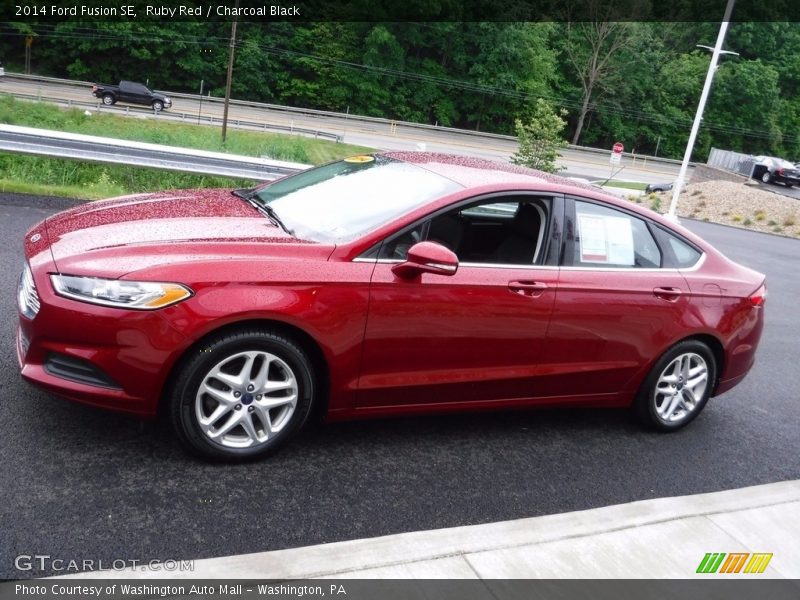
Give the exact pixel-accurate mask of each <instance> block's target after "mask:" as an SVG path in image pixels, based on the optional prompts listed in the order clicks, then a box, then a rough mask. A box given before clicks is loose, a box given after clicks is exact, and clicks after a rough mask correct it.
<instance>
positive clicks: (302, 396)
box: [167, 329, 315, 461]
mask: <svg viewBox="0 0 800 600" xmlns="http://www.w3.org/2000/svg"><path fill="white" fill-rule="evenodd" d="M252 355H255V358H254V359H253V360H254V362H252V363H251V366H250V367H249V370H248V367H247V366H245V365H246V364H247V363H246V361H247V360H249V359H250V357H251V356H252ZM258 356H265V357H272V358H267V359H262V362H261V363H258V360H259V359H258ZM273 359H275V360H273ZM239 361H242V362H241V365H242V366H241V369H242V370H241V371H240V372H239V375H241V374H242V373H244V372H245V371H247V372H248V376H247V382H248V383H255V384H257V381H256V380H257V379H258V374H256V376H255V377H253V374H252V373H253V372H254V371H255V370H260V368H261V366H263V365H264V364H266V365H267V366H266V367H265V369H266V370H265V371H264V373H265V381H268V382H271V383H273V384H274V383H281V382H282V381H280V380H279V381H278V382H276V381H275V380H274V379H273V377H276V376H277V377H279V378H280V379H284V378H285V380H286V381H291V380H292V378H294V382H295V383H296V386H295V388H296V389H294V388H293V389H291V390H284V391H288V392H289V394H288V395H286V396H285V397H286V398H291V397H292V396H296V399H295V404H294V406H293V407H290V406H288V405H286V406H280V407H273V408H267V409H266V415H267V420H268V421H269V423H270V427H271V426H272V425H275V424H276V423H275V422H274V421H273V419H276V421H277V426H279V428H278V430H277V431H276V432H271V431H267V426H266V424H265V421H264V420H263V419H264V417H261V416H259V415H260V414H262V413H263V412H264V409H262V408H261V404H260V401H261V399H262V395H261V394H258V392H259V391H263V399H264V401H265V402H266V401H267V400H269V399H277V400H278V401H281V400H283V399H284V398H283V397H282V396H280V395H279V394H280V393H282V392H278V391H264V390H263V388H261V389H259V390H255V389H253V388H252V387H246V385H247V384H246V383H243V384H242V387H240V388H238V393H239V396H238V397H237V398H241V400H238V399H234V394H236V393H237V390H235V389H234V388H233V387H229V386H227V385H225V384H224V383H222V380H217V379H215V376H214V374H213V373H215V372H216V373H218V374H221V375H223V376H224V375H228V373H227V372H226V371H225V370H224V369H228V370H229V371H230V370H235V369H237V368H240V367H239V364H240V362H239ZM311 364H312V363H311V361H310V360H309V358H308V356H307V355H306V353H305V352H304V351H303V349H302V348H301V347H300V346H299V345H298V344H297V343H295V342H294V341H293V340H292V339H290V338H287V337H285V336H283V335H279V334H276V333H274V332H271V331H269V330H260V329H247V330H241V331H235V332H231V333H227V334H224V335H220V336H219V337H216V338H212V339H210V340H209V341H208V342H207V343H204V344H203V345H202V347H199V348H197V349H196V351H194V352H193V355H191V356H188V357H186V358H185V359H184V360H183V361H182V362H181V364H180V366H179V367H178V371H177V373H176V377H175V380H174V383H173V385H172V386H171V387H170V391H169V392H168V394H169V395H168V398H167V402H168V403H169V411H170V417H171V420H172V425H173V427H174V429H175V432H176V434H177V436H178V439H179V440H180V442H181V444H182V445H183V446H184V447H185V448H186V449H187V450H188V451H189V452H191V453H193V454H196V455H199V456H202V457H204V458H209V459H214V460H225V461H243V460H252V459H256V458H261V457H263V456H266V455H267V454H269V453H271V452H273V451H275V450H276V449H277V448H279V447H280V446H282V445H283V444H284V443H286V442H287V441H288V440H289V439H290V438H292V437H293V436H294V435H295V434H296V433H297V432H298V431H300V429H301V428H302V427H303V425H304V424H305V423H306V421H307V420H308V416H309V414H310V413H311V408H312V404H313V402H314V394H315V385H314V372H313V368H312V366H311ZM220 365H222V366H220ZM229 365H230V368H229ZM228 376H229V375H228ZM201 386H202V389H203V390H209V387H213V388H214V390H211V391H219V393H220V395H225V399H224V402H223V401H222V400H219V399H217V398H215V397H214V396H210V395H209V394H207V393H206V392H201ZM250 392H252V393H250ZM292 392H295V393H294V394H292ZM257 394H258V395H257ZM271 394H278V395H271ZM214 403H216V406H214ZM237 404H238V408H237V407H236V405H237ZM220 408H222V409H224V412H222V413H220V415H219V416H217V417H216V418H215V419H213V420H210V421H209V422H207V423H206V427H208V428H209V429H215V430H216V431H211V432H210V433H209V432H206V431H204V428H203V425H201V423H200V417H199V416H198V413H200V414H204V415H206V417H207V418H211V415H213V414H214V413H215V411H216V410H218V409H220ZM276 411H277V414H276ZM283 411H286V412H283ZM209 413H211V414H209ZM237 419H238V421H237ZM228 420H230V422H234V421H236V422H237V423H239V422H241V424H237V425H235V426H233V427H232V428H230V430H229V431H228V432H227V433H223V434H221V435H220V437H219V438H218V439H217V440H213V439H211V436H212V435H216V434H218V433H219V432H221V431H222V430H224V429H225V426H226V425H227V424H228ZM245 420H247V421H249V423H250V425H249V427H250V429H249V430H248V428H247V427H245V423H244V421H245ZM220 424H221V425H220ZM249 431H252V432H253V433H254V434H260V435H256V436H255V438H254V436H253V435H252V434H251V433H249ZM237 432H239V433H238V434H237ZM260 437H264V438H265V439H263V440H261V439H260ZM248 440H249V442H250V445H249V446H241V444H247V443H248ZM254 440H255V441H254Z"/></svg>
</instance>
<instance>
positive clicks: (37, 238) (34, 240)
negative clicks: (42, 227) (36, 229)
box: [31, 233, 42, 244]
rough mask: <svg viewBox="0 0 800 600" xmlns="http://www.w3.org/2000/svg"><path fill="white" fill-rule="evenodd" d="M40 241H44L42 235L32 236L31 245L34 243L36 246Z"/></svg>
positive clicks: (35, 234)
mask: <svg viewBox="0 0 800 600" xmlns="http://www.w3.org/2000/svg"><path fill="white" fill-rule="evenodd" d="M40 239H42V235H41V234H40V233H34V234H33V235H32V236H31V243H32V244H35V243H36V242H38V241H39V240H40Z"/></svg>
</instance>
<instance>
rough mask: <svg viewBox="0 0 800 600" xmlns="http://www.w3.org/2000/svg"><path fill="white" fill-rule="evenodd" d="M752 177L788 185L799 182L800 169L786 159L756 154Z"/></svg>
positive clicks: (766, 181)
mask: <svg viewBox="0 0 800 600" xmlns="http://www.w3.org/2000/svg"><path fill="white" fill-rule="evenodd" d="M755 159H756V164H755V167H754V168H753V178H754V179H760V180H761V181H763V182H764V183H782V184H784V185H786V186H788V187H792V186H793V185H798V184H800V170H798V169H797V168H796V167H795V166H794V165H793V164H792V163H790V162H789V161H788V160H784V159H782V158H775V157H773V156H756V157H755Z"/></svg>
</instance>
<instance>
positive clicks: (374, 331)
mask: <svg viewBox="0 0 800 600" xmlns="http://www.w3.org/2000/svg"><path fill="white" fill-rule="evenodd" d="M25 258H26V263H25V266H24V268H23V272H22V276H21V278H20V284H19V292H18V300H19V302H18V303H19V313H20V318H19V321H20V322H19V330H18V335H17V352H18V357H19V363H20V366H21V372H22V376H23V377H24V378H25V379H26V380H27V381H29V382H31V383H34V384H36V385H38V386H41V387H43V388H44V389H46V390H49V391H50V392H53V393H55V394H57V395H60V396H63V397H66V398H68V399H71V400H74V401H77V402H82V403H85V404H91V405H95V406H99V407H104V408H109V409H113V410H116V411H123V412H126V413H130V414H133V415H138V416H142V417H153V416H155V415H156V414H157V413H158V412H159V411H163V412H165V413H167V414H168V415H169V416H170V418H171V420H172V423H173V424H174V427H175V431H176V433H177V436H178V438H179V439H180V441H181V442H182V443H183V444H184V445H185V446H186V447H187V448H188V449H189V450H191V451H193V452H195V453H199V454H201V455H204V456H206V457H210V458H222V459H243V458H253V457H256V456H261V455H263V454H266V453H268V452H270V451H272V450H274V449H275V448H276V447H278V446H279V445H281V444H282V443H284V442H285V441H287V440H288V439H289V438H291V437H292V436H293V435H294V434H296V433H297V432H298V430H299V429H300V428H301V427H302V426H303V424H304V423H305V422H306V421H307V420H308V419H309V416H310V415H312V414H315V413H317V412H319V413H320V414H324V415H325V416H326V417H327V419H328V420H338V419H350V418H358V417H362V416H378V415H383V416H386V415H399V414H409V413H428V412H437V413H442V412H448V411H463V410H478V409H490V408H499V407H505V408H508V407H532V406H550V407H552V406H567V405H572V406H576V405H580V406H603V407H625V406H632V407H633V408H634V409H635V412H636V413H637V414H638V417H639V418H640V419H641V420H642V421H643V422H644V423H645V424H647V425H648V426H650V427H652V428H656V429H659V430H665V431H669V430H676V429H679V428H680V427H682V426H684V425H686V424H687V423H689V422H690V421H691V420H692V419H694V418H695V417H696V416H697V415H698V413H699V412H700V411H701V410H702V409H703V407H704V405H705V404H706V402H707V401H708V400H709V398H710V397H712V396H716V395H719V394H722V393H723V392H725V391H727V390H729V389H731V388H732V387H733V386H735V385H736V384H738V383H739V382H740V381H741V380H742V379H743V378H744V377H745V375H746V374H747V372H748V371H749V370H750V368H751V367H752V365H753V361H754V357H755V353H756V348H757V346H758V342H759V338H760V336H761V331H762V328H763V323H764V300H765V297H766V286H765V279H764V276H763V275H762V274H760V273H757V272H755V271H752V270H750V269H748V268H745V267H743V266H740V265H738V264H736V263H734V262H732V261H730V260H729V259H727V258H726V257H725V256H723V255H722V254H721V253H720V252H718V251H717V250H715V249H714V248H713V247H711V246H710V245H709V244H707V243H706V242H704V241H703V240H702V239H700V238H698V237H697V236H695V235H693V234H692V233H690V232H689V231H687V230H685V229H684V228H682V227H681V226H679V225H676V224H673V223H671V222H670V221H667V220H665V219H664V218H662V217H661V216H659V215H657V214H655V213H653V212H650V211H648V210H646V209H642V208H640V207H638V206H636V205H633V204H631V203H628V202H626V201H624V200H619V199H616V198H614V197H610V196H607V195H605V194H603V193H602V192H600V191H598V190H596V189H594V188H591V187H589V186H582V185H580V184H575V183H574V182H571V181H568V180H566V179H562V178H559V177H556V176H552V175H548V174H545V173H541V172H538V171H533V170H530V169H526V168H522V167H516V166H512V165H508V164H501V163H494V162H489V161H483V160H475V159H468V158H464V157H455V156H450V155H443V154H433V153H399V152H387V153H378V154H374V155H365V156H358V157H352V158H349V159H345V160H343V161H339V162H334V163H331V164H327V165H324V166H321V167H318V168H314V169H310V170H307V171H303V172H301V173H299V174H297V175H293V176H291V177H287V178H284V179H281V180H278V181H275V182H272V183H270V184H267V185H264V186H262V187H258V188H255V189H251V190H233V191H231V190H195V191H181V192H162V193H156V194H144V195H136V196H128V197H122V198H116V199H111V200H106V201H102V202H93V203H88V204H85V205H81V206H78V207H76V208H73V209H71V210H67V211H65V212H62V213H60V214H57V215H55V216H52V217H50V218H48V219H46V220H44V221H42V222H41V223H39V224H37V225H36V226H34V227H33V228H32V229H31V230H30V231H29V232H28V233H27V234H26V237H25Z"/></svg>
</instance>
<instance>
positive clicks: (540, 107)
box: [511, 98, 567, 173]
mask: <svg viewBox="0 0 800 600" xmlns="http://www.w3.org/2000/svg"><path fill="white" fill-rule="evenodd" d="M565 115H566V111H564V110H561V111H558V112H556V111H554V110H553V108H552V107H551V106H550V105H549V104H548V103H547V102H545V101H544V100H542V99H541V98H539V99H538V100H537V101H536V103H535V104H534V106H533V108H532V110H531V117H530V120H529V121H528V122H527V123H523V122H522V121H520V120H519V119H517V120H516V122H515V125H516V133H517V138H518V140H519V149H518V150H517V151H516V152H515V153H514V155H513V156H512V157H511V162H512V163H514V164H516V165H523V166H525V167H531V168H533V169H539V170H540V171H546V172H548V173H555V172H556V171H557V170H558V167H557V166H556V159H558V157H559V156H560V155H559V154H558V150H559V148H563V147H565V146H566V145H567V142H566V140H564V138H563V131H564V126H565V125H566V121H564V119H563V118H562V117H563V116H565Z"/></svg>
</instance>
